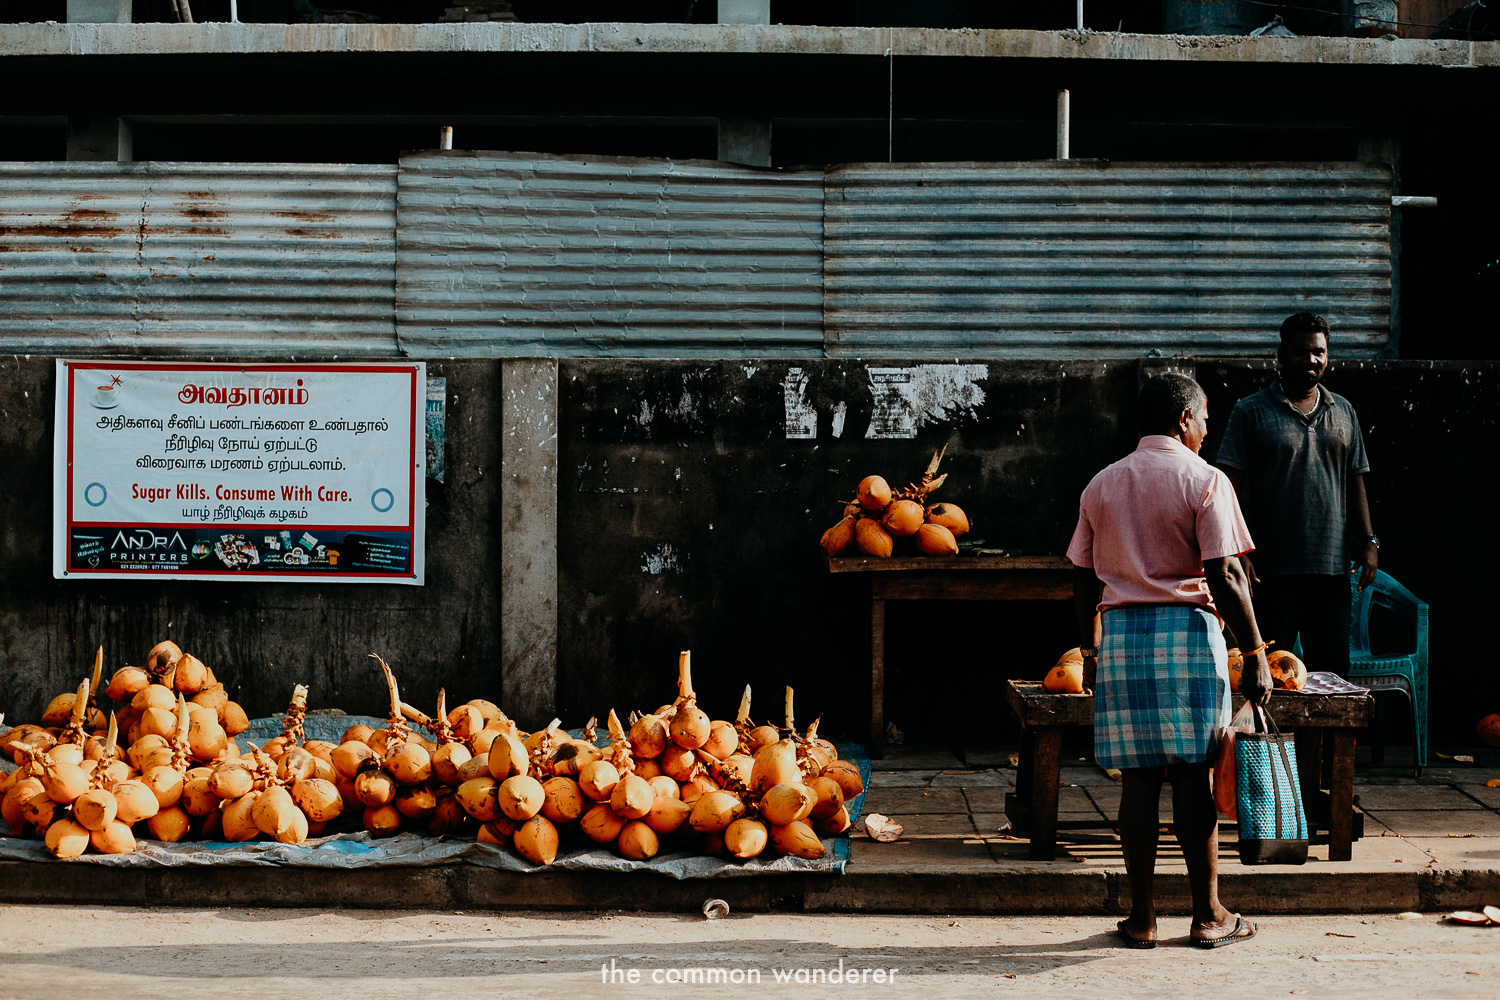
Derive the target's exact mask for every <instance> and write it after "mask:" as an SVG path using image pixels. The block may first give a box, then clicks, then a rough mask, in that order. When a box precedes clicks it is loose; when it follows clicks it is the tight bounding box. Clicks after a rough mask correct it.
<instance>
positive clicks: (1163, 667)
mask: <svg viewBox="0 0 1500 1000" xmlns="http://www.w3.org/2000/svg"><path fill="white" fill-rule="evenodd" d="M1103 635H1104V638H1103V644H1102V645H1101V646H1100V647H1099V674H1098V681H1097V683H1096V684H1095V686H1094V691H1095V694H1094V757H1095V759H1096V760H1097V761H1098V762H1099V764H1100V766H1101V767H1117V768H1126V767H1160V766H1161V765H1163V764H1170V763H1172V762H1174V761H1181V762H1184V763H1189V764H1197V763H1202V762H1203V761H1206V760H1208V755H1209V751H1210V750H1211V749H1212V748H1213V746H1214V745H1215V742H1216V741H1217V739H1218V734H1219V731H1220V730H1221V729H1223V728H1224V727H1225V726H1227V725H1228V724H1229V706H1230V703H1229V696H1230V695H1229V666H1228V663H1229V654H1228V650H1226V649H1225V647H1224V634H1223V632H1222V631H1221V627H1220V625H1219V621H1218V619H1217V618H1216V617H1215V616H1214V614H1213V612H1211V611H1206V610H1204V609H1201V608H1194V607H1189V606H1187V605H1144V606H1139V607H1132V606H1129V605H1127V606H1125V607H1120V608H1111V609H1109V610H1108V611H1106V612H1105V613H1104V628H1103Z"/></svg>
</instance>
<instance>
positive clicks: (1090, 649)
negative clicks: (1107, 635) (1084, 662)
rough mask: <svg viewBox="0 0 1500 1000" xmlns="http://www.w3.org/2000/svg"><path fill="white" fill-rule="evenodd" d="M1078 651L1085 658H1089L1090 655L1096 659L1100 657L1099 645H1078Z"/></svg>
mask: <svg viewBox="0 0 1500 1000" xmlns="http://www.w3.org/2000/svg"><path fill="white" fill-rule="evenodd" d="M1078 652H1079V653H1081V654H1082V655H1083V657H1084V659H1088V658H1089V657H1090V656H1092V657H1094V658H1095V659H1098V657H1099V647H1097V646H1080V647H1078Z"/></svg>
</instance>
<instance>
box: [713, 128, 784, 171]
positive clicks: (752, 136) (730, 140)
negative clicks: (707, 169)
mask: <svg viewBox="0 0 1500 1000" xmlns="http://www.w3.org/2000/svg"><path fill="white" fill-rule="evenodd" d="M719 159H721V160H724V161H726V162H729V163H743V164H745V165H746V166H749V167H769V166H770V165H771V120H770V119H769V118H720V119H719Z"/></svg>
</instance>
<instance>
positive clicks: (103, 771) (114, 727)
mask: <svg viewBox="0 0 1500 1000" xmlns="http://www.w3.org/2000/svg"><path fill="white" fill-rule="evenodd" d="M119 740H120V724H119V723H117V722H116V721H115V713H113V712H110V713H109V735H107V736H105V737H104V756H102V757H100V758H99V763H97V764H95V765H94V777H93V780H92V781H90V782H89V785H90V787H92V788H103V787H104V779H105V777H106V775H107V774H108V772H109V764H110V761H112V760H114V759H115V747H117V746H118V745H119Z"/></svg>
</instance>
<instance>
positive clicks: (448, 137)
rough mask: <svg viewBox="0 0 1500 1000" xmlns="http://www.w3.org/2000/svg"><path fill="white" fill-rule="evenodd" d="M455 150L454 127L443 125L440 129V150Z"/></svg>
mask: <svg viewBox="0 0 1500 1000" xmlns="http://www.w3.org/2000/svg"><path fill="white" fill-rule="evenodd" d="M452 148H453V126H452V125H443V126H441V127H439V128H438V149H452Z"/></svg>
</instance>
